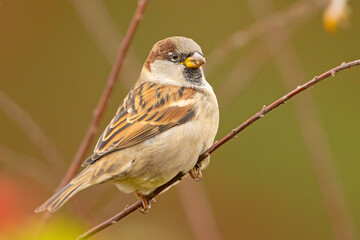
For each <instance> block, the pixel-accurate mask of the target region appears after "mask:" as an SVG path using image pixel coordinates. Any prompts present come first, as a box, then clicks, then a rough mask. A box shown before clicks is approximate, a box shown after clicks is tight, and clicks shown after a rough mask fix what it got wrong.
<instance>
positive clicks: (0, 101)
mask: <svg viewBox="0 0 360 240" xmlns="http://www.w3.org/2000/svg"><path fill="white" fill-rule="evenodd" d="M0 110H2V111H3V112H4V113H5V114H6V115H7V116H8V117H9V118H10V119H11V120H12V121H14V122H15V123H16V124H17V125H18V126H19V127H20V129H21V130H23V132H24V133H25V134H26V135H27V136H28V138H29V139H30V140H31V142H32V143H33V144H34V145H35V146H36V147H37V148H38V149H39V151H40V152H41V153H42V155H43V156H44V157H45V159H46V160H47V161H48V163H49V165H50V166H52V167H53V170H54V171H55V173H58V172H59V170H61V169H64V167H65V166H64V160H63V158H62V157H61V155H60V154H59V152H58V150H57V148H56V146H55V144H54V143H53V142H52V141H51V140H50V138H49V137H48V136H47V135H46V134H45V131H44V130H43V129H42V128H41V126H40V125H39V124H38V123H37V122H36V121H35V120H34V119H33V118H32V117H31V115H30V114H29V113H27V112H26V111H25V110H24V109H23V108H22V107H21V106H20V105H18V104H17V103H15V102H14V101H13V100H12V99H11V98H10V97H8V96H7V95H6V94H5V93H3V92H2V91H1V90H0Z"/></svg>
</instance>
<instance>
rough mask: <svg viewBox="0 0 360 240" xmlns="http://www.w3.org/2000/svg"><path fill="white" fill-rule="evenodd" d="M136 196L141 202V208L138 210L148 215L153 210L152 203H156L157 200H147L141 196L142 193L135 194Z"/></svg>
mask: <svg viewBox="0 0 360 240" xmlns="http://www.w3.org/2000/svg"><path fill="white" fill-rule="evenodd" d="M135 194H136V197H137V199H138V200H139V201H141V207H139V208H138V210H139V211H140V212H141V213H144V214H146V213H148V212H149V210H150V208H151V203H155V202H156V200H155V198H153V199H150V200H149V199H147V197H146V196H144V195H142V194H140V193H135Z"/></svg>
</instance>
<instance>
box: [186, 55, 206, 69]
mask: <svg viewBox="0 0 360 240" xmlns="http://www.w3.org/2000/svg"><path fill="white" fill-rule="evenodd" d="M205 62H206V61H205V58H204V57H203V56H201V55H200V53H198V52H195V53H194V54H193V55H192V56H191V57H188V58H187V59H186V60H185V62H182V64H185V66H186V67H188V68H199V67H201V65H203V64H204V63H205Z"/></svg>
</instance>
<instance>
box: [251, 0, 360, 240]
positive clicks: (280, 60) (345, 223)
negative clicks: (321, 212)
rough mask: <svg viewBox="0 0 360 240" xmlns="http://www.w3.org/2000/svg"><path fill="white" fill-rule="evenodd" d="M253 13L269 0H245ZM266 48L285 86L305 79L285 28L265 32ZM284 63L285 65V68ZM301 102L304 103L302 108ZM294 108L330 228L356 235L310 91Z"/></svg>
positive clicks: (264, 10)
mask: <svg viewBox="0 0 360 240" xmlns="http://www.w3.org/2000/svg"><path fill="white" fill-rule="evenodd" d="M248 3H249V5H250V7H251V9H252V11H253V13H254V15H256V17H258V18H260V16H261V15H264V14H268V12H269V10H272V9H273V6H272V2H271V1H259V0H258V1H256V0H248ZM264 37H265V40H266V43H267V45H268V50H269V52H270V54H271V55H272V57H273V59H274V63H275V65H276V67H277V69H278V71H279V72H280V74H281V75H282V79H283V81H284V83H285V86H286V87H287V89H291V87H292V86H294V85H295V84H297V83H299V82H304V79H305V74H304V71H303V70H302V67H301V64H300V61H299V59H298V57H297V55H296V51H295V49H294V48H293V47H292V45H291V43H290V41H289V36H288V33H287V31H286V29H285V28H283V27H279V28H278V29H276V30H274V31H268V34H265V35H264ZM284 66H288V67H286V68H284ZM303 106H307V107H306V108H304V107H303ZM294 110H295V114H296V117H297V120H298V122H299V126H300V129H301V134H302V138H303V141H304V142H305V145H306V147H307V150H308V154H309V159H310V161H311V163H312V166H313V168H314V172H315V176H316V179H317V183H318V185H319V189H320V191H321V194H322V197H323V200H324V205H325V209H326V210H327V213H328V215H329V217H330V221H331V223H332V229H333V232H334V234H335V236H336V238H337V239H339V240H350V239H357V238H356V237H355V235H356V233H355V228H354V224H353V222H352V220H351V217H350V214H349V213H348V209H347V206H346V201H345V198H344V194H343V190H342V187H341V184H340V180H339V178H338V176H337V173H336V169H335V167H334V166H333V158H334V157H333V155H332V154H331V151H330V148H329V146H328V144H327V142H326V137H325V134H324V132H323V128H322V124H321V123H320V119H319V117H318V115H317V111H316V109H315V104H314V103H313V100H312V98H311V96H310V95H306V96H304V97H303V98H301V99H299V101H297V102H295V104H294Z"/></svg>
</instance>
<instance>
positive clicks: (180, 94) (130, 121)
mask: <svg viewBox="0 0 360 240" xmlns="http://www.w3.org/2000/svg"><path fill="white" fill-rule="evenodd" d="M194 94H195V90H194V89H192V88H184V87H177V86H164V85H160V84H155V83H151V82H142V81H138V82H137V84H136V85H135V86H134V87H133V89H132V90H131V91H130V92H129V93H128V95H127V96H126V98H125V99H124V101H123V102H122V104H121V105H120V107H119V108H118V111H117V112H116V114H115V116H114V118H113V119H112V121H111V122H110V124H109V125H108V126H107V128H106V129H105V131H104V132H103V133H102V135H101V137H100V139H99V140H98V143H97V145H96V146H95V150H94V153H93V155H92V156H90V157H89V158H88V159H87V160H86V161H85V162H84V163H83V165H87V164H90V163H93V162H95V161H96V160H98V159H99V158H100V157H102V156H104V155H106V154H108V153H110V152H113V151H116V150H120V149H124V148H128V147H131V146H133V145H136V144H138V143H141V142H143V141H145V140H147V139H149V138H151V137H153V136H156V135H157V134H159V133H162V132H164V131H166V130H168V129H170V128H172V127H174V126H176V125H180V124H183V123H185V122H187V121H189V120H190V119H192V118H193V116H194V115H195V113H194V104H195V102H194V101H192V97H193V95H194ZM177 103H179V104H177ZM180 103H181V104H180Z"/></svg>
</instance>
